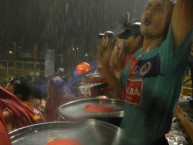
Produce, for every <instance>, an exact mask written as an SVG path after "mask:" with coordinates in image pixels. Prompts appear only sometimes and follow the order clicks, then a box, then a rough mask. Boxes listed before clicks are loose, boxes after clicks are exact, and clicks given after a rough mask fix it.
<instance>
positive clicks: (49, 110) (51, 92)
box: [45, 76, 77, 122]
mask: <svg viewBox="0 0 193 145" xmlns="http://www.w3.org/2000/svg"><path fill="white" fill-rule="evenodd" d="M47 94H48V96H47V97H46V107H45V118H46V121H47V122H50V121H57V120H58V119H59V116H58V112H57V111H58V110H57V109H58V107H59V106H60V105H62V104H65V103H67V102H70V101H73V100H75V99H77V98H76V97H75V96H74V95H72V94H70V93H69V89H68V88H67V89H66V87H65V86H64V81H63V79H62V78H60V77H59V76H52V77H51V78H50V79H49V80H48V82H47Z"/></svg>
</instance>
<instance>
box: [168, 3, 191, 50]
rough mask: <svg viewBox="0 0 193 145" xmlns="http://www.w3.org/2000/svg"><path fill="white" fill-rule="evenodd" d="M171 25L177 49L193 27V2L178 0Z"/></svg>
mask: <svg viewBox="0 0 193 145" xmlns="http://www.w3.org/2000/svg"><path fill="white" fill-rule="evenodd" d="M171 24H172V29H173V33H174V43H175V46H176V47H177V46H179V45H180V43H181V42H182V40H183V39H184V38H185V36H186V35H187V33H188V32H189V31H190V29H191V27H192V26H193V0H177V2H176V4H175V6H174V9H173V14H172V21H171Z"/></svg>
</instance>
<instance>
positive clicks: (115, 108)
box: [58, 98, 124, 126]
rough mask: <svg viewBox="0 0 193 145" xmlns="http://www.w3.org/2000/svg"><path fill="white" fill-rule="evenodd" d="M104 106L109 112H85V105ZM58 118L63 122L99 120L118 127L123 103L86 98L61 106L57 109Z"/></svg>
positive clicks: (113, 100) (122, 112) (122, 113)
mask: <svg viewBox="0 0 193 145" xmlns="http://www.w3.org/2000/svg"><path fill="white" fill-rule="evenodd" d="M90 104H94V105H105V106H107V107H111V108H112V111H111V112H86V111H85V106H86V105H90ZM58 111H59V116H60V117H61V118H63V119H64V120H71V121H80V120H81V121H82V120H86V119H90V118H93V119H99V120H102V121H106V122H109V123H112V124H114V125H117V126H120V123H121V120H122V118H123V115H124V102H123V101H121V100H115V99H98V98H88V99H81V100H75V101H72V102H69V103H67V104H63V105H61V106H60V107H59V108H58Z"/></svg>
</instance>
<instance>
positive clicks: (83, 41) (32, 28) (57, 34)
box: [0, 0, 147, 66]
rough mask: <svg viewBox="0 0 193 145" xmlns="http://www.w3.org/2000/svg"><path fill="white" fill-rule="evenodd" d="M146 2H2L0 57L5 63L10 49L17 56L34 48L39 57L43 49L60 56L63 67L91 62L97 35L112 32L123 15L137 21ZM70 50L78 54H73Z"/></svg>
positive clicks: (65, 0) (119, 0)
mask: <svg viewBox="0 0 193 145" xmlns="http://www.w3.org/2000/svg"><path fill="white" fill-rule="evenodd" d="M146 1H147V0H1V1H0V18H1V20H0V57H1V59H7V58H5V57H6V54H7V52H8V50H10V49H12V50H13V49H14V50H16V52H17V53H24V52H32V53H33V48H34V46H36V47H37V48H38V52H39V56H42V57H44V52H45V49H54V50H55V52H56V53H57V54H60V55H61V54H62V55H63V58H64V59H63V65H64V66H70V65H74V64H75V63H78V62H81V61H84V60H85V59H87V61H91V60H92V59H93V58H94V55H95V54H94V52H95V50H96V42H97V40H98V37H97V34H98V33H99V32H103V31H105V30H113V29H114V28H115V27H116V26H117V25H118V24H119V23H120V18H121V17H122V16H123V15H124V14H125V13H126V12H130V13H131V14H132V16H133V17H135V18H136V19H139V16H140V13H141V11H142V9H143V7H144V3H145V2H146ZM73 48H74V49H77V48H78V49H79V50H78V51H77V52H75V51H73ZM14 50H13V51H14ZM85 54H88V56H87V58H85ZM72 56H73V58H74V59H72ZM69 60H71V61H70V62H69ZM67 62H69V63H67Z"/></svg>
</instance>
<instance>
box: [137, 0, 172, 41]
mask: <svg viewBox="0 0 193 145" xmlns="http://www.w3.org/2000/svg"><path fill="white" fill-rule="evenodd" d="M171 9H172V6H171V4H170V2H168V0H149V1H148V4H147V6H146V7H145V9H144V11H143V13H142V16H141V27H140V30H141V33H142V35H143V36H144V37H163V36H164V33H165V29H166V28H167V25H168V22H169V20H170V16H171Z"/></svg>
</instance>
